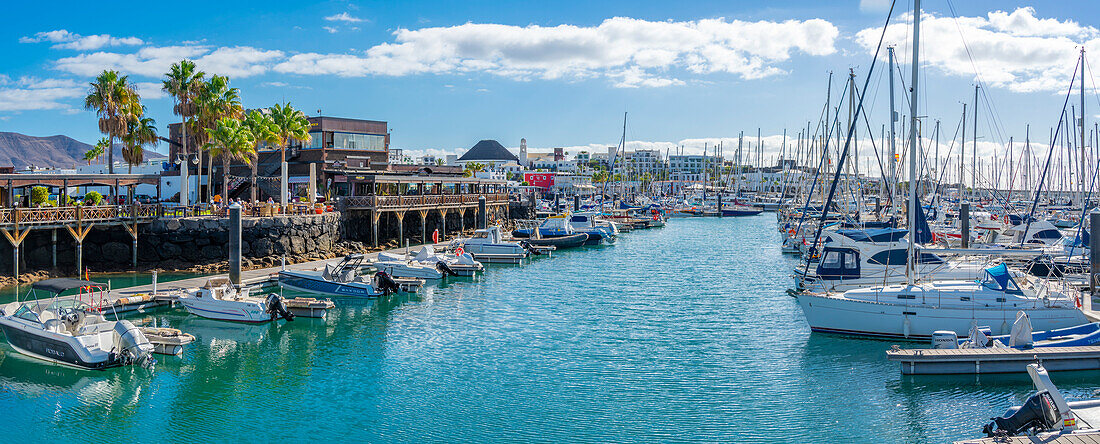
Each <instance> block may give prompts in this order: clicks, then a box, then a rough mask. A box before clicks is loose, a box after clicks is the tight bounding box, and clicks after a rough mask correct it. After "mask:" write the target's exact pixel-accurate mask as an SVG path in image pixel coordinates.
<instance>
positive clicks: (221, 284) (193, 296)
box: [179, 277, 294, 322]
mask: <svg viewBox="0 0 1100 444" xmlns="http://www.w3.org/2000/svg"><path fill="white" fill-rule="evenodd" d="M248 293H249V290H248V288H246V287H242V288H237V287H235V286H234V285H233V283H232V282H230V281H229V279H227V278H224V277H217V278H213V279H210V280H209V281H207V282H206V285H203V286H202V288H195V289H191V290H187V291H184V292H183V294H181V295H180V296H179V302H180V303H181V304H183V307H184V308H186V309H187V311H188V312H189V313H191V314H193V315H196V316H202V317H204V318H208V319H217V320H221V321H236V322H269V321H274V320H275V319H278V318H280V317H281V318H283V319H286V320H288V321H292V320H294V314H292V313H290V311H289V310H287V308H286V304H285V303H283V297H282V296H279V295H277V294H274V293H271V294H268V295H267V297H263V298H261V297H255V296H250V295H249V294H248Z"/></svg>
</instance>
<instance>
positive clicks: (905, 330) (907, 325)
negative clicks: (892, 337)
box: [901, 315, 912, 338]
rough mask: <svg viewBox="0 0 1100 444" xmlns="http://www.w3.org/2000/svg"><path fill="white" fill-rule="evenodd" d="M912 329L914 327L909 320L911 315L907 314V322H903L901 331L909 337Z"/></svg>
mask: <svg viewBox="0 0 1100 444" xmlns="http://www.w3.org/2000/svg"><path fill="white" fill-rule="evenodd" d="M911 329H912V326H911V323H910V321H909V315H905V322H903V323H902V325H901V332H902V334H904V335H905V337H906V338H908V337H909V333H910V330H911Z"/></svg>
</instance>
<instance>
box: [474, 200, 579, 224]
mask: <svg viewBox="0 0 1100 444" xmlns="http://www.w3.org/2000/svg"><path fill="white" fill-rule="evenodd" d="M559 208H561V195H560V194H558V193H554V212H555V213H557V212H558V211H560V210H559ZM481 228H485V227H481Z"/></svg>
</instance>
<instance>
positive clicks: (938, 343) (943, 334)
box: [932, 330, 959, 348]
mask: <svg viewBox="0 0 1100 444" xmlns="http://www.w3.org/2000/svg"><path fill="white" fill-rule="evenodd" d="M932 348H959V335H957V334H955V332H953V331H950V330H938V331H934V332H932Z"/></svg>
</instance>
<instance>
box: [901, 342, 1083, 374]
mask: <svg viewBox="0 0 1100 444" xmlns="http://www.w3.org/2000/svg"><path fill="white" fill-rule="evenodd" d="M886 358H887V359H889V360H891V361H894V362H899V363H901V373H902V374H904V375H954V374H975V375H976V374H989V373H1019V372H1024V371H1026V370H1027V365H1028V364H1032V363H1035V362H1042V363H1043V367H1045V368H1046V369H1047V370H1052V371H1054V370H1097V369H1100V346H1080V347H1040V348H1033V349H1029V350H1019V349H1014V348H972V349H968V348H952V349H892V350H887V351H886Z"/></svg>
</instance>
